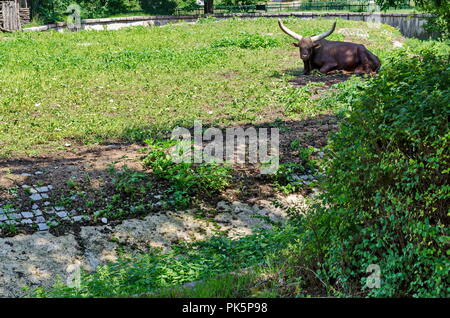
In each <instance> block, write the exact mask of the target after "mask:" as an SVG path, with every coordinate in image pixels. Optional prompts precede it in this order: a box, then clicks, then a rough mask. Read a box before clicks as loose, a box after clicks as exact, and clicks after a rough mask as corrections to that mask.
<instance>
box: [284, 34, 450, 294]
mask: <svg viewBox="0 0 450 318" xmlns="http://www.w3.org/2000/svg"><path fill="white" fill-rule="evenodd" d="M448 56H449V49H448V47H446V46H440V45H432V43H430V42H428V43H427V44H426V46H423V47H420V48H417V49H414V50H413V51H411V52H408V51H407V50H397V51H395V52H394V53H393V54H392V57H391V58H390V59H389V60H387V61H386V62H385V63H384V65H385V66H384V67H383V69H382V71H381V73H380V74H379V76H378V77H375V78H372V79H370V80H369V81H367V82H366V84H360V86H359V89H355V87H352V86H349V87H347V89H346V90H343V91H342V93H340V94H339V96H338V101H339V102H341V103H342V102H345V101H347V105H348V108H349V111H347V112H346V113H345V116H344V117H345V118H344V119H343V122H342V124H341V126H340V131H339V132H338V133H337V134H336V135H335V136H334V137H333V138H332V142H331V144H330V145H329V148H328V150H329V151H328V153H329V156H330V159H331V160H330V161H329V162H328V164H327V168H326V176H327V180H326V182H325V183H324V184H323V186H324V190H325V192H324V194H323V196H322V199H323V201H322V205H320V206H319V207H317V208H316V209H315V210H314V212H311V213H310V214H309V215H308V216H307V217H306V218H305V219H303V220H302V222H303V224H302V226H303V227H304V228H305V229H306V231H305V233H304V234H303V238H302V242H301V244H298V245H297V248H298V251H297V253H296V254H295V255H297V256H296V257H292V258H291V261H292V262H294V263H295V264H298V262H299V259H298V258H300V262H301V263H302V265H304V264H307V265H308V266H309V268H310V269H313V270H314V272H315V274H316V275H317V277H318V278H319V280H317V278H316V277H315V276H312V275H310V272H309V271H308V272H302V273H303V274H304V275H303V276H304V278H305V277H306V278H307V280H305V282H307V281H309V282H311V281H316V282H318V283H317V286H319V285H320V286H321V287H322V283H323V282H325V283H326V285H327V288H328V292H330V293H333V294H335V295H368V296H380V297H404V296H410V297H411V296H413V297H448V296H449V295H450V288H449V286H450V281H449V277H450V275H449V274H450V273H449V271H450V258H449V255H450V245H449V238H450V230H449V223H450V222H449V221H450V219H449V217H450V214H449V210H448V207H449V205H450V195H449V190H450V187H449V182H448V181H449V180H450V178H449V173H450V162H449V158H450V154H449V149H450V147H449V136H450V134H449V130H448V124H449V123H448V119H449V114H450V113H449V108H448V105H449V104H450V93H449V91H448V87H449V86H450V77H449V67H448V65H449V59H448ZM361 85H362V86H361ZM349 96H351V97H352V98H350V99H349ZM349 101H351V103H349ZM370 264H376V265H378V266H379V267H380V269H381V288H367V287H366V282H367V279H368V276H369V274H368V273H366V270H367V268H368V266H369V265H370ZM319 281H320V283H319ZM309 287H311V284H309Z"/></svg>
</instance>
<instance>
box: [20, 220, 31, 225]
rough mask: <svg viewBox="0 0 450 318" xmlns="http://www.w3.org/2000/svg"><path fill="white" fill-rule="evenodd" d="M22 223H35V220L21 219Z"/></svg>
mask: <svg viewBox="0 0 450 318" xmlns="http://www.w3.org/2000/svg"><path fill="white" fill-rule="evenodd" d="M20 223H22V224H33V221H31V220H30V219H24V220H22V221H20Z"/></svg>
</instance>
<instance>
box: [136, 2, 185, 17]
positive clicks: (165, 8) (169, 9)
mask: <svg viewBox="0 0 450 318" xmlns="http://www.w3.org/2000/svg"><path fill="white" fill-rule="evenodd" d="M139 1H140V4H141V8H142V10H144V11H145V12H147V13H150V14H156V15H164V14H167V15H169V14H173V13H174V12H175V9H176V8H177V6H178V4H177V1H175V0H139Z"/></svg>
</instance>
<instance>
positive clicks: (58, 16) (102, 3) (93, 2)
mask: <svg viewBox="0 0 450 318" xmlns="http://www.w3.org/2000/svg"><path fill="white" fill-rule="evenodd" d="M71 4H78V5H80V7H81V17H82V18H94V17H103V16H107V15H112V14H117V13H122V12H127V11H129V10H132V9H136V8H138V1H137V0H75V1H74V0H40V1H39V2H37V3H36V7H35V6H34V5H32V9H33V12H34V15H38V17H39V18H40V19H42V20H43V22H44V23H51V22H55V21H63V20H64V19H65V17H66V15H65V13H66V11H67V8H68V6H69V5H71Z"/></svg>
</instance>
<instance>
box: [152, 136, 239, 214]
mask: <svg viewBox="0 0 450 318" xmlns="http://www.w3.org/2000/svg"><path fill="white" fill-rule="evenodd" d="M146 142H147V144H148V146H149V149H150V150H149V152H148V154H147V156H146V157H145V158H144V159H143V163H144V165H146V166H147V167H148V168H150V169H151V171H152V174H153V175H154V176H156V177H157V178H161V179H164V180H166V181H167V182H168V188H167V191H166V193H167V195H168V196H169V197H170V201H169V202H170V203H171V204H172V205H175V206H178V207H187V206H189V205H190V204H191V203H192V198H193V197H195V196H198V195H201V196H205V195H206V196H211V195H213V194H216V193H218V192H219V191H221V190H224V189H225V188H226V187H227V186H229V184H230V182H231V178H232V175H231V172H232V171H231V168H230V167H229V166H227V165H223V164H217V163H215V162H209V163H202V164H193V163H192V162H179V163H177V162H175V161H174V158H173V157H172V152H171V150H173V149H174V147H176V143H175V142H174V141H172V140H168V141H155V140H147V141H146Z"/></svg>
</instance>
